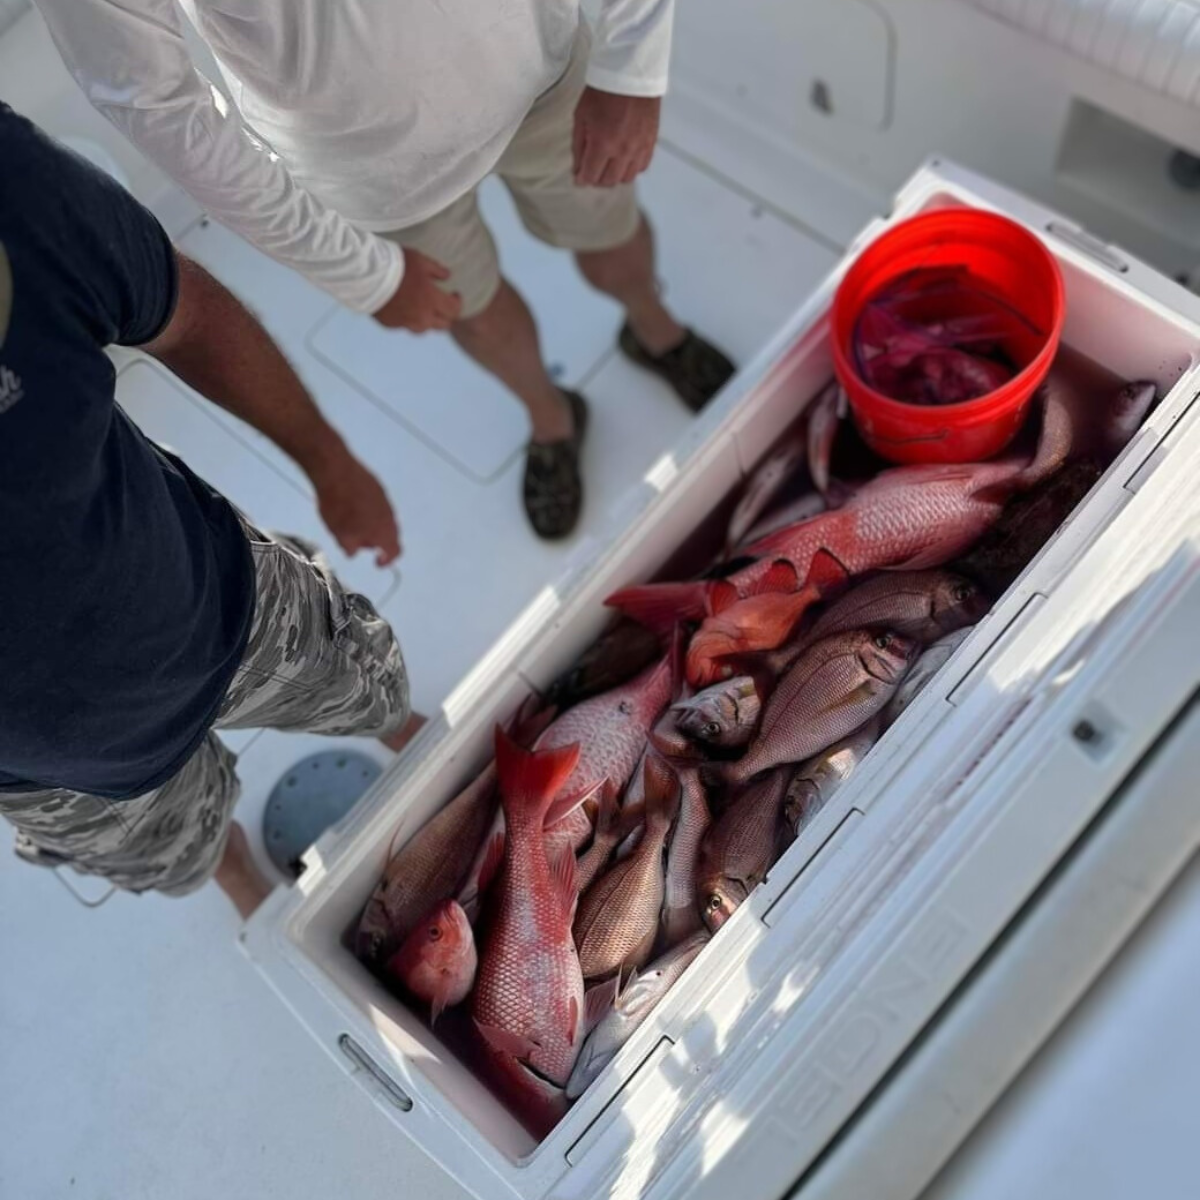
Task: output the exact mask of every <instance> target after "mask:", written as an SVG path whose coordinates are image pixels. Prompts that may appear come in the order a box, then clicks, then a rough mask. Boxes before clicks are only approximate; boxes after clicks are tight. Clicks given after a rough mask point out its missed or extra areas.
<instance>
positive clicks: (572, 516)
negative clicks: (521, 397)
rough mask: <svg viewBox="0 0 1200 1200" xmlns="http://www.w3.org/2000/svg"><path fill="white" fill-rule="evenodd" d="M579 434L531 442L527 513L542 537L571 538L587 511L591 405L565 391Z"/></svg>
mask: <svg viewBox="0 0 1200 1200" xmlns="http://www.w3.org/2000/svg"><path fill="white" fill-rule="evenodd" d="M563 395H564V396H565V397H566V401H567V403H568V404H569V405H570V406H571V415H572V417H573V418H574V421H575V432H574V433H573V434H571V436H570V437H568V438H563V439H562V440H561V441H558V442H530V443H529V449H528V451H527V453H526V458H525V484H524V498H525V512H526V513H527V514H528V516H529V523H530V524H531V525H532V526H533V530H534V532H535V533H536V534H537V535H538V537H540V538H545V539H546V540H547V541H557V540H558V539H560V538H565V537H568V536H569V535H570V534H571V533H572V532H573V531H574V529H575V526H576V525H577V524H578V523H579V514H580V513H581V512H582V511H583V478H582V476H581V475H580V471H579V454H580V451H581V449H582V448H583V435H584V433H585V432H586V431H587V422H588V410H587V404H586V403H585V402H584V399H583V397H582V396H581V395H579V393H578V392H568V391H564V392H563Z"/></svg>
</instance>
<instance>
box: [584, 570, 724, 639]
mask: <svg viewBox="0 0 1200 1200" xmlns="http://www.w3.org/2000/svg"><path fill="white" fill-rule="evenodd" d="M707 598H708V585H707V584H706V583H704V582H703V581H701V582H696V583H647V584H643V585H641V586H640V587H629V588H622V589H621V590H620V591H619V592H614V593H613V594H612V595H611V596H609V598H608V599H607V600H605V602H604V603H605V604H606V605H608V607H609V608H615V609H618V610H619V611H620V612H623V613H624V614H625V615H626V616H627V617H632V618H633V619H634V620H635V621H637V622H638V623H639V624H641V625H645V626H646V628H647V629H650V630H652V631H653V632H654V633H659V634H667V633H670V631H671V629H672V628H673V627H674V626H675V624H676V623H677V622H679V621H688V620H690V621H702V620H703V619H704V618H705V617H706V616H707V615H708V612H707V606H706V601H707Z"/></svg>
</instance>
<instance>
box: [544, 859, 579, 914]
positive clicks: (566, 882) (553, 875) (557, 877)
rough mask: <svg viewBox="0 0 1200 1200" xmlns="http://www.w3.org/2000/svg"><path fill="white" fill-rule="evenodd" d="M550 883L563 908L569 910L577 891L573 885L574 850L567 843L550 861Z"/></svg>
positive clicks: (573, 905)
mask: <svg viewBox="0 0 1200 1200" xmlns="http://www.w3.org/2000/svg"><path fill="white" fill-rule="evenodd" d="M550 883H551V885H552V886H553V888H554V890H555V892H557V893H558V898H559V899H560V900H561V901H562V905H563V910H564V911H565V912H571V911H572V910H573V909H574V907H575V902H576V900H578V899H579V892H578V890H577V889H576V887H575V851H574V850H572V849H571V847H570V846H569V845H567V846H563V848H562V849H561V850H559V852H558V853H557V854H556V855H555V856H554V859H553V861H552V862H551V863H550Z"/></svg>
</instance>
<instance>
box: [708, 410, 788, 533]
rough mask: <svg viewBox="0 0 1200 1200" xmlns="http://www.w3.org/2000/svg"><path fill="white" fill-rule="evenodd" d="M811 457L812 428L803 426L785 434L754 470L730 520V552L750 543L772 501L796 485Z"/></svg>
mask: <svg viewBox="0 0 1200 1200" xmlns="http://www.w3.org/2000/svg"><path fill="white" fill-rule="evenodd" d="M807 456H808V429H807V426H805V425H801V426H800V427H799V428H798V429H795V430H793V431H792V432H791V433H788V434H785V435H784V436H783V438H782V439H781V440H780V441H779V442H777V443H776V445H775V448H774V449H773V450H772V451H771V452H770V453H769V454H768V455H767V456H766V458H764V459H763V460H762V461H761V462H760V463H759V464H758V465H757V466H756V467H755V468H754V470H753V472H752V473H751V475H750V477H749V479H747V481H746V490H745V491H744V492H743V493H742V498H741V499H740V500H739V501H738V503H737V507H736V508H735V509H734V510H733V515H732V516H731V517H730V518H729V529H728V532H727V533H726V536H725V546H726V549H727V550H732V549H733V548H734V547H735V546H738V545H740V544H741V543H742V542H743V541H745V540H746V534H747V533H748V532H749V531H750V530H751V529H752V528H753V526H754V523H755V522H756V521H757V520H758V518H759V517H760V516H761V515H762V514H763V513H764V512H765V511H766V510H767V509H768V508H769V507H770V505H771V502H772V501H773V500H774V499H775V497H776V496H778V495H779V494H780V492H782V491H783V489H784V488H785V487H787V486H788V484H790V483H792V482H793V481H794V480H795V479H796V477H797V475H798V474H799V472H800V471H802V470H803V468H804V462H805V459H806V458H807Z"/></svg>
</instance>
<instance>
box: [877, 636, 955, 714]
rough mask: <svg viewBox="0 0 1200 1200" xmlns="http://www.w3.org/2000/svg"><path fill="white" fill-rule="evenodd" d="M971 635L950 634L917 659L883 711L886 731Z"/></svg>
mask: <svg viewBox="0 0 1200 1200" xmlns="http://www.w3.org/2000/svg"><path fill="white" fill-rule="evenodd" d="M970 633H971V630H970V629H969V628H967V629H957V630H955V631H954V633H948V634H947V635H946V636H945V637H944V638H940V639H939V640H938V641H936V642H934V643H933V645H932V646H930V647H929V648H928V649H927V650H926V651H925V652H924V653H923V654H922V655H921V657H920V658H918V659H917V661H916V663H915V664H914V665H913V668H912V670H911V671H909V673H908V675H907V676H905V679H904V682H903V683H901V684H900V686H899V687H898V688H897V689H896V694H895V695H894V696H893V697H892V698H891V700H890V701H888V706H887V708H885V709H884V711H883V727H884V728H885V729H887V728H888V727H889V726H890V725H893V724H895V722H896V720H897V718H899V716H900V714H901V713H902V712H904V710H905V709H906V708H908V706H909V705H910V704H912V702H913V701H914V700H915V699H916V698H917V696H918V695H919V694H920V693H921V691H922V690H923V689H924V688H925V687H927V686H928V684H929V682H930V681H931V680H932V679H933V677H934V676H935V675H936V674H937V673H938V672H939V671H940V670H941V669H942V668H943V667H944V666H945V665H946V664H947V663H948V662H949V661H950V657H951V655H953V653H954V652H955V650H957V649H958V648H959V646H961V645H962V644H963V642H965V641H966V640H967V638H968V637H969V636H970Z"/></svg>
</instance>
